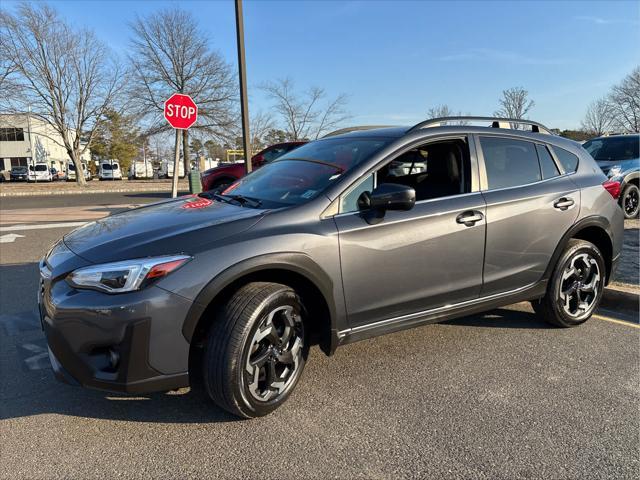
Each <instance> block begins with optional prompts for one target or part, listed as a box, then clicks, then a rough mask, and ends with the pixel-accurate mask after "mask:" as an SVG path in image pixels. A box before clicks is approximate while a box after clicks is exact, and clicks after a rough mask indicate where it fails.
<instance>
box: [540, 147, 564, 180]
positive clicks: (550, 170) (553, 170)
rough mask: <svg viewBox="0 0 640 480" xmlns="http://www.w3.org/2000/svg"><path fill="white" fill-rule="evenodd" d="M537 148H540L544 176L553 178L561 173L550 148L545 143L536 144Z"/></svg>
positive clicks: (541, 168) (541, 167)
mask: <svg viewBox="0 0 640 480" xmlns="http://www.w3.org/2000/svg"><path fill="white" fill-rule="evenodd" d="M536 150H538V159H539V160H540V170H542V178H552V177H557V176H558V175H560V172H559V171H558V167H557V166H556V162H554V161H553V157H552V156H551V154H550V153H549V149H548V148H547V147H545V146H544V145H536Z"/></svg>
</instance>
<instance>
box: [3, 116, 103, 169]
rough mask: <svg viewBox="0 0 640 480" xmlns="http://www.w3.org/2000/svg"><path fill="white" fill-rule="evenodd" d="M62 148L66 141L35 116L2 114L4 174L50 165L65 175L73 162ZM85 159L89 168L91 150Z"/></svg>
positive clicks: (84, 155) (85, 154) (84, 156)
mask: <svg viewBox="0 0 640 480" xmlns="http://www.w3.org/2000/svg"><path fill="white" fill-rule="evenodd" d="M62 144H63V142H62V137H61V136H60V135H59V134H58V133H56V132H55V130H54V129H53V128H51V126H50V125H49V124H47V123H46V122H43V121H42V120H40V119H38V118H36V117H34V116H33V115H29V114H0V170H11V167H13V166H18V165H25V166H26V165H29V164H31V163H46V164H48V165H49V167H54V168H55V169H57V170H58V171H62V172H64V171H66V166H67V163H68V162H70V161H71V160H70V159H69V156H68V155H67V151H66V150H65V148H64V147H63V146H62ZM81 158H82V161H83V162H84V163H87V165H88V164H89V162H90V161H91V152H90V151H89V149H87V151H86V152H85V153H84V154H83V155H82V157H81Z"/></svg>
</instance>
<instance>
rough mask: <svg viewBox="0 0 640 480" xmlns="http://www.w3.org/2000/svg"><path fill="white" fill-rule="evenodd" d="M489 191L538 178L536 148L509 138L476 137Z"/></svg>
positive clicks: (522, 183)
mask: <svg viewBox="0 0 640 480" xmlns="http://www.w3.org/2000/svg"><path fill="white" fill-rule="evenodd" d="M480 145H481V147H482V153H483V155H484V163H485V168H486V170H487V181H488V183H489V190H494V189H497V188H508V187H516V186H518V185H526V184H528V183H534V182H538V181H540V180H541V175H540V165H539V164H538V155H537V153H536V147H535V145H534V144H533V143H531V142H525V141H522V140H512V139H509V138H497V137H480Z"/></svg>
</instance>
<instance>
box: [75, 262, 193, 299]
mask: <svg viewBox="0 0 640 480" xmlns="http://www.w3.org/2000/svg"><path fill="white" fill-rule="evenodd" d="M190 259H191V257H189V256H187V255H171V256H164V257H154V258H140V259H136V260H126V261H123V262H114V263H103V264H101V265H92V266H90V267H83V268H79V269H78V270H74V271H73V272H71V273H70V274H69V275H68V276H67V281H68V282H69V284H71V285H72V286H74V287H76V288H89V289H95V290H100V291H102V292H106V293H124V292H132V291H134V290H139V289H141V288H143V287H145V286H147V285H148V284H149V283H151V282H153V281H155V280H158V279H160V278H162V277H165V276H167V275H168V274H169V273H171V272H173V271H175V270H176V269H178V268H179V267H181V266H182V265H184V264H185V263H186V262H187V261H188V260H190Z"/></svg>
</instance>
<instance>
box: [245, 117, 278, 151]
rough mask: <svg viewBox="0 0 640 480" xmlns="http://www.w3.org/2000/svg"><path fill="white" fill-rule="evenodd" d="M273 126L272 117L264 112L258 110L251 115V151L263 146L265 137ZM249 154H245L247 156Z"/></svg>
mask: <svg viewBox="0 0 640 480" xmlns="http://www.w3.org/2000/svg"><path fill="white" fill-rule="evenodd" d="M274 126H275V123H274V120H273V117H272V116H271V115H269V114H267V113H265V112H258V113H255V114H253V115H252V117H251V151H252V152H257V151H259V150H261V149H262V148H264V147H265V146H266V145H265V137H266V136H267V133H269V131H270V130H272V129H273V128H274ZM249 157H250V156H247V158H249Z"/></svg>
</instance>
